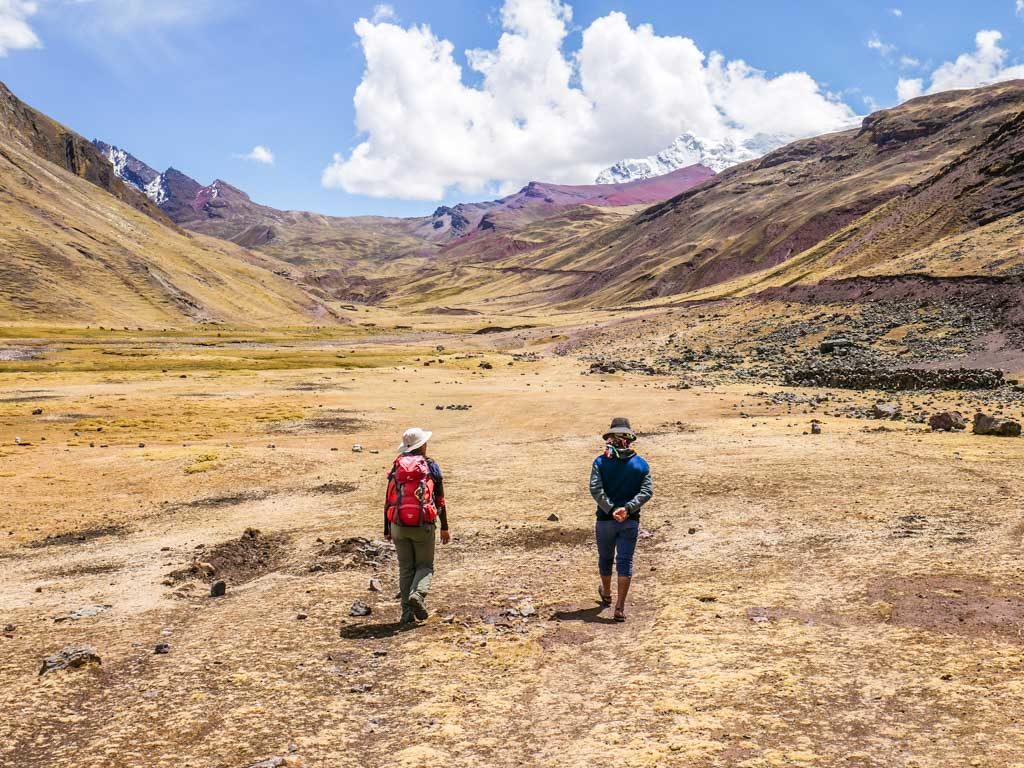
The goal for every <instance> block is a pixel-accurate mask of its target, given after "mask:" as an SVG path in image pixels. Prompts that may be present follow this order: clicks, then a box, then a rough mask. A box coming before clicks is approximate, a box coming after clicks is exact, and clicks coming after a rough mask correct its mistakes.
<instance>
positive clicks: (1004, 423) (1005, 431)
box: [974, 413, 1020, 437]
mask: <svg viewBox="0 0 1024 768" xmlns="http://www.w3.org/2000/svg"><path fill="white" fill-rule="evenodd" d="M974 434H976V435H993V436H995V437H1020V423H1019V422H1016V421H1014V420H1013V419H1004V418H1002V417H1000V416H987V415H985V414H984V413H979V414H976V415H975V417H974Z"/></svg>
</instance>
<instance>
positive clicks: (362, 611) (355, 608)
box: [348, 600, 373, 616]
mask: <svg viewBox="0 0 1024 768" xmlns="http://www.w3.org/2000/svg"><path fill="white" fill-rule="evenodd" d="M371 613H373V609H372V608H370V606H368V605H367V604H366V603H364V602H363V601H362V600H356V601H355V602H354V603H352V607H351V608H350V609H349V612H348V614H349V616H369V615H370V614H371Z"/></svg>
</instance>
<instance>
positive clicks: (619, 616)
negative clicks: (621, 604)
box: [615, 608, 626, 624]
mask: <svg viewBox="0 0 1024 768" xmlns="http://www.w3.org/2000/svg"><path fill="white" fill-rule="evenodd" d="M615 620H616V621H617V622H619V623H620V624H621V623H622V622H624V621H625V620H626V609H625V608H616V609H615Z"/></svg>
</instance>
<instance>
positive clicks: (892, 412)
mask: <svg viewBox="0 0 1024 768" xmlns="http://www.w3.org/2000/svg"><path fill="white" fill-rule="evenodd" d="M871 418H873V419H887V420H897V419H902V418H903V411H902V410H901V409H900V404H899V403H875V405H874V407H872V409H871Z"/></svg>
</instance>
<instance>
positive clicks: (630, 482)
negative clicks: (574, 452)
mask: <svg viewBox="0 0 1024 768" xmlns="http://www.w3.org/2000/svg"><path fill="white" fill-rule="evenodd" d="M590 495H591V496H593V497H594V501H596V502H597V519H598V520H611V519H612V512H614V511H615V510H616V509H618V508H619V507H625V508H626V511H627V512H628V513H629V516H630V517H631V518H632V519H634V520H636V519H639V517H640V508H641V507H642V506H643V505H644V504H646V503H647V502H648V501H650V500H651V497H652V496H654V485H653V483H652V482H651V468H650V466H648V464H647V462H646V461H644V460H643V459H642V458H640V457H639V456H637V455H636V454H635V453H634V454H633V455H632V456H630V457H629V458H624V459H615V458H610V457H608V456H606V455H605V454H601V455H600V456H598V457H597V458H596V459H594V466H593V467H592V468H591V470H590Z"/></svg>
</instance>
